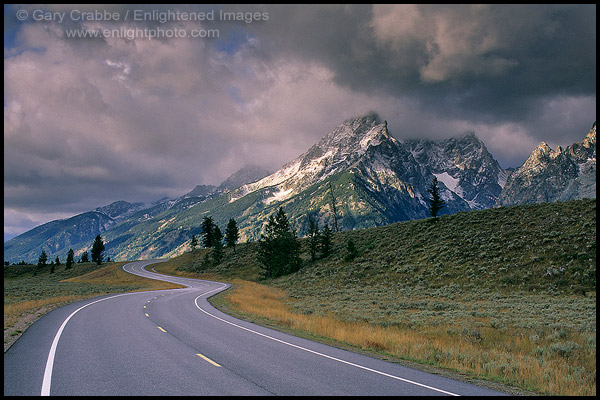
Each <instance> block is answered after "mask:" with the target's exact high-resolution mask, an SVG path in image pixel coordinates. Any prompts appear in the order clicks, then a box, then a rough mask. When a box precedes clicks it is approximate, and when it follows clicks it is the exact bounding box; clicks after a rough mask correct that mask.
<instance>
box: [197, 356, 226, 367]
mask: <svg viewBox="0 0 600 400" xmlns="http://www.w3.org/2000/svg"><path fill="white" fill-rule="evenodd" d="M196 355H197V356H199V357H202V358H203V359H205V360H206V361H208V362H209V363H211V364H212V365H214V366H215V367H220V365H219V364H217V363H216V362H214V361H213V360H211V359H210V358H208V357H206V356H203V355H202V354H200V353H197V354H196Z"/></svg>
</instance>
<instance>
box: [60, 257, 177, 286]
mask: <svg viewBox="0 0 600 400" xmlns="http://www.w3.org/2000/svg"><path fill="white" fill-rule="evenodd" d="M122 266H123V263H119V264H115V265H108V266H106V267H104V268H100V269H97V270H95V271H92V272H89V273H87V274H85V275H80V276H76V277H73V278H69V279H65V280H62V281H61V282H72V283H89V284H94V285H97V284H100V285H123V286H132V285H137V286H140V288H139V289H137V290H134V291H144V290H163V289H178V288H183V287H185V286H183V285H177V284H175V283H169V282H163V281H158V280H156V279H149V278H143V277H141V276H137V275H133V274H128V273H127V272H125V271H123V270H122V269H121V267H122Z"/></svg>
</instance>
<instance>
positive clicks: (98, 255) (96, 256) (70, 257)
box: [37, 235, 110, 274]
mask: <svg viewBox="0 0 600 400" xmlns="http://www.w3.org/2000/svg"><path fill="white" fill-rule="evenodd" d="M104 250H105V246H104V241H103V240H102V237H101V236H100V235H97V236H96V239H95V240H94V243H93V244H92V249H91V254H92V262H95V263H96V265H101V264H102V261H104V254H103V253H104ZM89 257H90V256H89V254H88V252H87V250H86V251H84V252H83V253H82V254H81V257H80V258H79V263H87V262H90V258H89ZM108 261H110V258H108ZM47 262H48V254H47V253H46V251H45V250H42V252H41V253H40V256H39V257H38V263H37V266H38V268H39V269H42V268H44V267H46V263H47ZM73 264H75V252H74V251H73V249H69V252H68V253H67V261H66V262H65V270H68V269H71V268H72V267H73ZM60 265H62V264H61V262H60V259H59V258H58V256H56V258H55V259H54V261H51V262H50V273H51V274H52V273H54V271H55V267H57V266H60Z"/></svg>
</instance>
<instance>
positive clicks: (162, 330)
mask: <svg viewBox="0 0 600 400" xmlns="http://www.w3.org/2000/svg"><path fill="white" fill-rule="evenodd" d="M157 328H158V329H160V330H161V331H163V332H166V331H165V330H164V329H163V328H161V327H160V326H158V327H157Z"/></svg>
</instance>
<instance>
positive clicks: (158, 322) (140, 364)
mask: <svg viewBox="0 0 600 400" xmlns="http://www.w3.org/2000/svg"><path fill="white" fill-rule="evenodd" d="M160 261H161V260H152V261H138V262H132V263H129V264H126V265H125V266H124V267H123V269H124V270H125V271H127V272H129V273H133V274H136V275H140V276H145V277H149V278H153V279H160V280H165V281H169V282H174V283H180V284H182V285H185V286H187V288H185V289H172V290H160V291H147V292H137V293H124V294H118V295H114V294H113V295H107V296H102V297H98V298H95V299H91V300H90V299H88V300H85V301H81V302H77V303H73V304H70V305H68V306H65V307H61V308H58V309H56V310H53V311H51V312H49V313H47V314H46V315H44V316H43V317H42V318H40V319H39V320H38V321H37V322H35V323H34V324H33V325H31V326H30V327H29V328H28V329H27V330H26V331H25V332H24V333H23V335H22V336H21V337H20V338H19V339H18V340H17V341H16V342H15V343H14V344H13V345H12V347H11V348H10V349H9V350H8V351H7V352H6V353H5V354H4V395H5V396H7V395H57V396H68V395H86V396H87V395H127V396H140V395H142V396H144V395H155V396H156V395H206V396H210V395H303V396H311V395H352V396H359V395H360V396H378V395H405V396H421V395H424V396H434V395H446V396H448V395H450V396H452V395H470V396H482V395H483V396H485V395H502V394H503V393H500V392H495V391H492V390H489V389H485V388H481V387H478V386H475V385H472V384H468V383H464V382H459V381H455V380H451V379H448V378H445V377H442V376H438V375H433V374H428V373H425V372H422V371H418V370H413V369H410V368H406V367H404V366H401V365H398V364H393V363H389V362H386V361H382V360H378V359H374V358H370V357H367V356H364V355H360V354H356V353H352V352H349V351H346V350H341V349H337V348H334V347H331V346H327V345H324V344H320V343H316V342H312V341H309V340H306V339H302V338H297V337H294V336H291V335H288V334H284V333H281V332H277V331H274V330H271V329H268V328H265V327H261V326H258V325H255V324H252V323H249V322H245V321H241V320H239V319H236V318H233V317H230V316H228V315H226V314H224V313H222V312H220V311H218V310H217V309H215V308H214V307H212V306H211V305H210V304H209V303H208V301H207V297H208V296H211V295H213V294H215V293H217V292H219V291H222V290H225V289H226V288H227V287H228V285H227V284H224V283H220V282H212V281H205V280H196V279H187V278H179V277H173V276H166V275H160V274H157V273H154V272H150V271H147V270H146V269H144V267H146V266H148V268H152V267H151V266H150V264H152V263H156V262H160Z"/></svg>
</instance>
